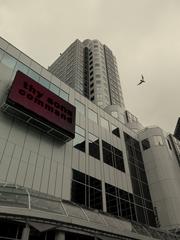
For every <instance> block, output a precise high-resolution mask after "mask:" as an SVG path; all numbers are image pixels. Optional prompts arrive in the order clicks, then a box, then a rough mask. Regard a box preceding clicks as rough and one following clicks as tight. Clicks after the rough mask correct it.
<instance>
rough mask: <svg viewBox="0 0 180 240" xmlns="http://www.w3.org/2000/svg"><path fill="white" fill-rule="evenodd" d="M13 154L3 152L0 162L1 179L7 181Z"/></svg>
mask: <svg viewBox="0 0 180 240" xmlns="http://www.w3.org/2000/svg"><path fill="white" fill-rule="evenodd" d="M11 158H12V156H10V155H6V154H3V157H2V160H1V164H0V181H1V182H2V181H3V182H6V176H7V173H8V169H9V164H10V162H11Z"/></svg>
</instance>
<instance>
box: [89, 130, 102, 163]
mask: <svg viewBox="0 0 180 240" xmlns="http://www.w3.org/2000/svg"><path fill="white" fill-rule="evenodd" d="M89 155H90V156H92V157H94V158H97V159H99V160H100V150H99V138H98V137H96V136H95V135H93V134H91V133H89Z"/></svg>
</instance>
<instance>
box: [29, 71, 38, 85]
mask: <svg viewBox="0 0 180 240" xmlns="http://www.w3.org/2000/svg"><path fill="white" fill-rule="evenodd" d="M28 76H29V77H31V78H32V79H33V80H35V81H36V82H39V77H40V76H39V74H38V73H36V72H34V71H33V70H32V69H30V70H29V73H28Z"/></svg>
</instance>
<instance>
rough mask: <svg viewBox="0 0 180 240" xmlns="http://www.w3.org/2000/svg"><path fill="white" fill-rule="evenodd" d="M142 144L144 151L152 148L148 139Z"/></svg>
mask: <svg viewBox="0 0 180 240" xmlns="http://www.w3.org/2000/svg"><path fill="white" fill-rule="evenodd" d="M141 144H142V148H143V150H146V149H148V148H150V143H149V140H148V139H147V138H146V139H144V140H142V142H141Z"/></svg>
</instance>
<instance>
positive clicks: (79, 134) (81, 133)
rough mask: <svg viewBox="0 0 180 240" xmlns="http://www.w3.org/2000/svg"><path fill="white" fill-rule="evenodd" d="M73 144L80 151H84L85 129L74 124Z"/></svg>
mask: <svg viewBox="0 0 180 240" xmlns="http://www.w3.org/2000/svg"><path fill="white" fill-rule="evenodd" d="M73 146H74V147H75V148H76V149H78V150H80V151H82V152H85V130H84V129H82V128H80V127H78V126H76V133H75V138H74V140H73Z"/></svg>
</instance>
